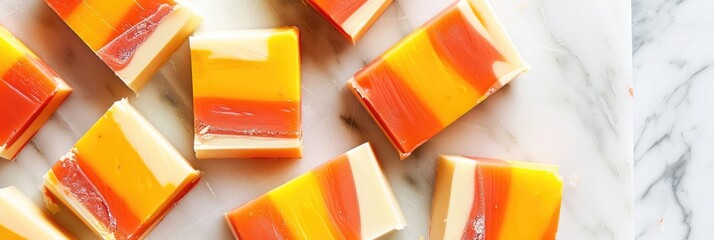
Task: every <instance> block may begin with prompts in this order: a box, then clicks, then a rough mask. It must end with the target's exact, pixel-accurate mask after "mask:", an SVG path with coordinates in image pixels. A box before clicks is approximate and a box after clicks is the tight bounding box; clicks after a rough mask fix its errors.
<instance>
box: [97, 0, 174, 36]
mask: <svg viewBox="0 0 714 240" xmlns="http://www.w3.org/2000/svg"><path fill="white" fill-rule="evenodd" d="M134 2H135V3H136V4H135V5H134V7H132V8H131V10H129V12H128V13H127V14H126V16H124V18H123V19H122V20H121V21H120V22H119V25H118V26H116V27H115V28H116V30H117V31H114V33H112V35H111V36H110V37H109V40H108V41H107V42H109V41H112V40H114V39H115V38H117V37H119V35H121V34H122V33H124V32H126V31H128V30H129V29H131V28H133V27H134V26H136V25H137V24H139V23H141V22H142V21H144V20H145V19H147V18H149V17H151V16H152V15H154V14H156V13H157V12H158V11H159V7H161V5H164V4H166V5H168V6H169V7H172V8H173V6H174V5H176V3H175V2H174V1H172V0H134Z"/></svg>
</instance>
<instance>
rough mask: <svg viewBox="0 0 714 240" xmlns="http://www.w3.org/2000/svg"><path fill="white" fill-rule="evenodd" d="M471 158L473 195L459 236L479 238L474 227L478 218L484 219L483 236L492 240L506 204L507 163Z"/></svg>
mask: <svg viewBox="0 0 714 240" xmlns="http://www.w3.org/2000/svg"><path fill="white" fill-rule="evenodd" d="M475 160H477V161H478V164H477V165H476V175H475V176H476V179H475V181H476V184H475V191H474V193H475V194H476V196H475V198H474V202H473V206H472V207H471V214H470V215H469V221H468V223H467V224H466V228H465V229H464V234H463V237H462V239H481V238H479V237H478V235H479V234H478V233H477V232H476V227H477V226H478V225H479V224H480V223H478V221H479V219H481V220H482V221H483V220H485V222H483V223H484V224H485V232H484V233H485V234H483V237H485V238H483V239H494V240H496V239H498V237H499V233H500V231H501V226H502V223H503V217H504V215H505V212H506V208H507V207H508V206H507V204H508V195H509V190H510V189H511V168H510V164H508V163H507V162H505V161H500V160H492V159H475ZM481 196H483V198H481Z"/></svg>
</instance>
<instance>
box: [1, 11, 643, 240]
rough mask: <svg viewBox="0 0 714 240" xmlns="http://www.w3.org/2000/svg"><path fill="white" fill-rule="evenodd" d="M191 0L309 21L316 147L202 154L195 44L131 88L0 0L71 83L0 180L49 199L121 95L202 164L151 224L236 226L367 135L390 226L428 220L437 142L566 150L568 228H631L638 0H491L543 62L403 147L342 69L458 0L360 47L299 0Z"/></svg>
mask: <svg viewBox="0 0 714 240" xmlns="http://www.w3.org/2000/svg"><path fill="white" fill-rule="evenodd" d="M192 2H193V3H195V4H196V5H197V7H198V9H199V11H200V12H202V13H203V14H204V15H205V16H206V19H205V21H204V24H203V26H202V27H201V28H200V29H199V31H209V30H228V29H246V28H266V27H278V26H283V25H297V26H298V27H299V28H300V29H301V34H302V50H303V56H302V59H303V74H302V76H303V88H302V90H303V107H304V109H303V116H304V122H303V126H304V129H305V139H304V140H305V157H304V159H302V160H207V161H198V160H195V158H194V157H193V152H192V136H193V135H192V122H193V120H192V118H193V117H192V110H191V93H190V91H191V90H190V89H191V88H190V86H191V85H190V84H191V82H190V67H189V61H188V48H187V46H188V45H187V44H184V45H183V46H182V47H181V48H180V49H179V51H178V52H177V53H176V54H174V56H173V57H172V58H171V60H170V61H169V62H167V64H166V65H165V66H164V67H163V68H162V69H161V71H160V72H159V73H158V74H157V75H156V76H155V78H154V79H153V80H152V81H151V82H150V83H149V84H148V85H147V86H146V87H145V88H144V89H143V91H142V92H141V94H140V96H139V97H134V96H133V94H132V93H131V91H130V90H129V89H128V88H127V87H125V86H124V85H123V83H122V82H121V81H120V80H119V79H118V78H116V77H114V76H113V74H112V73H111V71H110V70H109V68H107V67H106V66H104V65H103V64H102V63H101V61H99V59H98V58H97V57H96V56H94V55H93V53H92V52H91V51H90V50H89V48H87V47H86V46H85V45H83V43H82V42H81V40H79V38H78V37H76V36H75V35H74V34H73V32H72V31H71V30H70V29H69V28H68V27H67V26H66V25H65V24H64V23H63V22H62V21H61V20H60V19H59V18H58V17H57V16H56V15H55V14H54V13H53V12H51V10H50V9H49V8H48V7H47V6H46V5H45V4H44V3H43V2H42V1H38V0H3V1H1V2H0V23H2V24H4V25H6V26H7V28H9V29H10V30H11V31H12V32H14V33H15V34H16V35H17V36H18V37H19V38H20V39H21V40H23V41H24V42H25V43H26V44H27V45H28V46H29V47H30V48H31V49H33V50H34V51H35V52H36V53H37V54H38V55H39V56H40V57H42V58H43V59H45V60H46V61H47V63H48V64H49V65H50V66H52V67H53V68H55V69H56V70H57V72H58V73H59V74H60V75H61V76H62V77H63V78H64V79H65V80H66V81H67V82H68V83H69V84H70V85H71V86H72V87H73V88H74V89H75V92H74V93H73V94H72V95H71V96H70V98H69V99H68V100H67V101H66V102H65V104H64V105H63V106H62V107H61V108H60V110H59V111H58V112H57V113H56V114H55V115H54V116H53V118H52V119H50V121H49V122H48V124H47V125H46V126H45V127H44V128H43V129H42V130H41V131H40V132H39V133H38V135H37V136H36V137H35V138H34V139H33V141H32V142H31V143H30V144H28V146H27V147H26V148H25V150H24V151H23V152H22V153H21V155H20V157H19V158H18V160H17V161H15V162H8V161H2V162H0V186H7V185H16V186H18V187H19V188H20V189H21V190H22V191H23V192H25V193H26V194H28V195H30V196H31V197H32V198H33V199H34V200H35V201H36V202H37V203H38V204H40V203H41V202H42V200H41V196H40V192H39V190H38V189H39V186H40V185H41V177H42V175H43V174H44V173H45V172H46V171H47V170H48V169H49V168H50V166H51V165H52V164H53V163H54V162H55V161H56V160H57V159H59V157H60V156H62V155H63V154H65V153H66V152H67V151H68V150H69V148H70V147H71V146H72V145H73V144H74V142H75V141H76V140H77V139H79V138H80V137H81V135H82V134H83V133H84V132H85V131H86V130H87V129H88V128H89V127H90V126H91V125H92V124H93V123H94V121H95V120H96V119H97V118H98V117H99V116H101V115H102V114H103V112H104V111H105V110H106V109H107V108H108V107H109V106H110V105H111V103H112V102H114V101H115V100H118V99H120V98H123V97H129V99H130V102H131V103H132V104H133V105H134V106H135V107H136V108H138V110H139V111H140V112H142V113H143V114H144V115H145V117H147V118H148V119H149V121H150V122H152V123H153V124H155V125H156V127H157V128H158V129H159V131H161V132H162V133H163V134H164V135H165V136H167V137H168V138H169V139H170V141H171V142H172V144H174V146H176V147H177V149H179V151H180V152H181V153H182V154H183V155H184V157H186V158H187V159H189V161H190V162H191V163H192V165H193V166H194V167H196V168H197V169H200V170H202V171H203V172H204V175H203V180H202V182H201V183H199V184H198V186H197V187H196V188H195V189H194V190H193V191H192V192H190V193H189V195H188V196H187V197H186V198H185V199H184V200H182V201H181V202H180V203H179V204H178V205H177V206H176V207H175V208H174V210H173V211H171V212H170V213H169V214H168V216H167V217H166V218H165V219H164V220H163V221H162V222H161V224H159V225H158V227H157V228H156V229H155V230H154V231H153V232H152V234H151V235H150V236H149V237H150V238H151V239H229V238H230V232H229V230H228V227H227V226H226V225H225V224H224V222H223V219H222V213H223V212H225V211H228V210H230V209H232V208H235V207H238V206H240V205H241V204H243V203H245V202H247V201H249V200H251V199H253V198H255V197H257V196H259V195H261V194H263V193H265V192H267V191H268V190H270V189H272V188H274V187H276V186H278V185H280V184H281V183H284V182H285V181H287V180H289V179H291V178H293V177H295V176H297V175H299V174H300V173H302V172H304V171H306V170H309V169H311V168H313V167H315V166H317V165H319V164H321V163H322V162H324V161H327V160H329V159H330V158H332V157H334V156H337V155H339V154H341V153H343V152H345V151H347V150H349V149H351V148H352V147H355V146H357V145H359V144H361V143H363V142H366V141H370V142H372V143H373V144H374V146H375V150H376V152H377V154H378V157H379V159H380V161H381V164H382V167H383V169H384V171H385V173H386V175H387V177H388V178H389V180H390V182H391V184H392V187H393V188H394V190H395V192H396V194H397V198H398V201H399V203H400V205H401V207H402V209H403V211H404V213H405V215H406V217H407V221H408V222H409V226H408V227H407V228H406V229H405V230H403V231H400V232H396V233H392V234H389V235H387V236H385V237H384V238H385V239H419V238H420V237H422V236H426V235H427V231H428V222H429V209H430V207H431V206H430V204H431V195H432V184H433V175H434V164H435V160H436V157H437V154H441V153H445V154H461V155H471V156H479V157H491V158H500V159H512V160H524V161H533V162H545V163H553V164H558V165H560V171H561V174H562V175H563V177H564V181H565V188H564V190H563V205H562V210H561V221H560V229H559V235H558V237H559V239H631V238H632V236H634V235H633V228H632V225H633V208H634V207H633V201H632V199H633V198H632V197H633V195H632V132H633V129H632V102H633V100H632V97H631V96H630V87H631V85H632V82H631V44H630V43H631V38H630V36H631V34H630V29H631V28H630V14H631V11H630V2H629V1H622V0H578V1H573V0H493V1H492V3H493V5H494V8H495V9H496V11H497V14H498V16H499V17H500V18H501V20H502V22H503V23H504V25H505V26H506V30H507V32H508V33H509V34H510V35H511V36H512V38H513V40H514V42H515V43H516V45H517V47H518V49H520V50H521V52H522V54H523V56H524V58H525V59H526V61H528V62H529V63H530V64H531V65H532V66H533V69H532V70H531V71H530V72H528V73H526V74H525V75H523V76H521V77H519V78H518V79H516V80H515V81H514V82H512V84H510V85H508V86H507V87H505V88H503V89H502V90H500V91H499V92H497V93H496V94H495V95H493V96H491V97H490V98H489V99H487V100H486V101H485V102H484V103H482V104H481V105H479V106H477V107H476V108H474V109H473V110H472V111H470V112H469V113H468V114H466V115H465V116H464V117H462V118H461V119H460V120H458V121H457V122H456V123H455V124H453V125H452V126H451V127H449V128H448V129H446V130H445V131H444V132H442V133H441V134H440V135H438V136H437V137H436V138H434V139H433V140H431V141H430V142H428V143H427V144H425V145H423V146H422V147H421V148H420V149H419V150H417V151H416V152H415V153H414V154H413V156H412V157H410V158H408V159H407V160H404V161H399V160H398V157H397V154H396V151H395V150H394V149H393V148H392V147H391V146H390V145H389V143H388V141H387V139H386V138H385V137H384V136H383V134H382V133H381V132H380V131H379V129H378V127H377V126H376V125H375V124H374V123H373V121H372V119H371V118H370V117H369V115H368V113H367V112H366V111H365V110H364V109H363V108H362V107H361V106H360V105H359V103H358V102H357V101H356V99H355V98H354V97H353V96H352V95H351V93H349V91H347V90H346V89H345V88H344V82H345V81H346V80H347V79H349V78H350V77H351V75H352V74H354V73H355V72H356V71H357V70H359V69H360V68H361V67H362V66H364V65H365V64H366V63H368V62H369V61H371V60H372V59H374V58H375V57H377V56H378V55H379V54H380V53H382V52H383V51H385V50H386V49H388V48H389V47H390V46H391V45H392V44H394V43H396V42H397V41H398V40H399V39H401V38H402V37H403V36H405V35H406V34H408V33H409V32H411V31H412V30H413V29H415V28H416V27H418V26H419V25H420V24H422V23H423V22H425V21H426V20H428V19H429V18H430V17H432V16H433V15H435V14H436V13H438V12H439V11H441V9H443V8H444V7H446V6H447V5H449V4H450V3H451V1H447V0H438V1H436V0H399V1H396V2H395V3H393V4H392V6H390V7H389V8H388V9H387V11H386V13H385V14H384V15H383V16H382V17H381V18H380V20H379V21H378V22H377V23H376V25H375V26H374V27H373V28H372V30H371V31H370V32H368V33H367V35H365V37H364V38H363V39H362V40H361V41H360V42H359V43H358V44H357V45H356V46H352V45H350V44H349V43H348V41H347V40H345V39H344V38H343V37H342V36H341V35H339V34H338V33H337V31H336V30H334V29H333V28H332V26H330V25H329V24H328V23H327V22H326V21H325V20H323V19H322V18H321V16H319V14H317V12H316V11H314V10H313V9H312V8H310V7H309V6H307V5H305V4H304V3H302V2H300V1H294V0H205V1H199V0H194V1H192ZM56 218H57V219H58V221H59V222H60V223H61V224H62V225H64V226H65V227H66V228H67V229H68V230H69V231H70V232H72V233H73V234H75V235H77V236H79V237H81V238H92V237H93V236H92V235H90V234H89V233H88V230H87V228H86V227H84V226H83V225H82V224H81V223H80V222H79V220H77V219H76V218H75V217H74V216H72V215H71V214H70V213H69V211H67V210H66V209H65V210H63V211H62V212H61V213H59V214H58V215H56Z"/></svg>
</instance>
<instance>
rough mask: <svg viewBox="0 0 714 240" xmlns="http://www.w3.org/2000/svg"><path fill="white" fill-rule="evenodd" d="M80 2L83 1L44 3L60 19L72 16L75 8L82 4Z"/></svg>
mask: <svg viewBox="0 0 714 240" xmlns="http://www.w3.org/2000/svg"><path fill="white" fill-rule="evenodd" d="M82 1H83V0H45V2H47V5H50V7H51V8H52V9H53V10H54V11H55V12H56V13H57V15H59V16H60V18H62V19H64V18H66V17H68V16H69V15H70V14H72V12H73V11H74V9H76V8H77V6H79V4H81V3H82Z"/></svg>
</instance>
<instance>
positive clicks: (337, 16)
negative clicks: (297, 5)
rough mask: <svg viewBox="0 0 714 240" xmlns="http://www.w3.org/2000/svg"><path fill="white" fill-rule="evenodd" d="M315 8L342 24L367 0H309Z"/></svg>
mask: <svg viewBox="0 0 714 240" xmlns="http://www.w3.org/2000/svg"><path fill="white" fill-rule="evenodd" d="M308 2H310V3H312V4H313V5H315V6H316V7H317V9H318V10H319V11H320V12H321V13H322V14H323V15H324V16H325V17H328V18H330V19H332V21H334V22H336V23H338V24H342V23H344V22H345V21H347V19H348V18H350V16H352V14H354V13H355V12H356V11H357V10H358V9H359V8H360V7H362V5H364V4H365V3H366V2H367V0H340V1H335V0H309V1H308Z"/></svg>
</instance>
